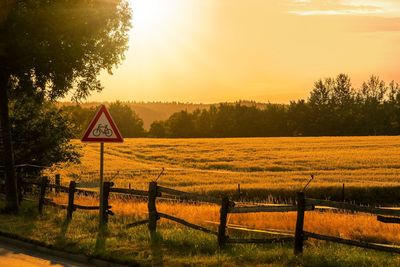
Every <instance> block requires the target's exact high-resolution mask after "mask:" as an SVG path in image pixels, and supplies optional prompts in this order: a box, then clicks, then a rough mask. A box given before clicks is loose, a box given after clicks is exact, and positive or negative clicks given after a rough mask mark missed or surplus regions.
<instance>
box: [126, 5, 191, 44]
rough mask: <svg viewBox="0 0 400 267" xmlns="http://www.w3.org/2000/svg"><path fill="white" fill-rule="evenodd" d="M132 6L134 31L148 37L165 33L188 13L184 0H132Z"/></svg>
mask: <svg viewBox="0 0 400 267" xmlns="http://www.w3.org/2000/svg"><path fill="white" fill-rule="evenodd" d="M130 6H131V8H132V11H133V21H132V22H133V23H132V24H133V32H134V33H135V34H137V35H140V36H145V37H147V38H148V37H156V36H157V35H160V34H163V33H165V31H166V30H167V29H170V28H171V25H173V24H175V23H176V22H177V21H179V20H182V19H185V18H184V17H185V14H186V13H187V12H185V7H186V5H185V1H182V0H130Z"/></svg>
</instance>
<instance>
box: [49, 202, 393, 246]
mask: <svg viewBox="0 0 400 267" xmlns="http://www.w3.org/2000/svg"><path fill="white" fill-rule="evenodd" d="M54 200H55V201H56V202H58V203H60V204H66V203H68V196H67V194H60V195H59V196H54ZM75 203H76V204H81V205H88V206H95V205H98V199H97V198H92V197H77V198H76V202H75ZM110 205H111V206H112V211H113V212H114V213H115V218H114V216H112V217H111V219H115V220H118V221H122V222H123V224H126V223H132V222H135V221H139V220H143V219H147V218H148V212H147V202H144V201H137V200H132V199H130V200H124V199H121V198H113V197H111V198H110ZM219 208H220V207H219V206H217V205H211V204H210V205H208V204H190V203H174V202H159V203H157V210H158V211H159V212H162V213H166V214H170V215H173V216H176V217H178V218H182V219H184V220H187V221H189V222H193V223H196V224H200V225H203V226H205V227H208V228H214V230H217V226H218V224H219ZM78 212H82V211H78ZM92 213H93V214H97V213H98V212H97V211H95V212H92ZM296 216H297V213H296V212H280V213H279V212H273V213H246V214H229V215H228V226H233V227H239V228H246V229H258V230H277V231H283V232H288V233H294V229H295V224H296ZM160 223H161V224H166V223H167V224H174V225H176V224H175V223H173V222H170V221H168V220H164V219H161V221H160ZM304 225H305V227H304V229H305V230H306V231H311V232H315V233H320V234H325V235H331V236H337V237H341V238H347V239H353V240H362V241H368V242H376V243H386V244H396V245H399V244H400V226H399V225H395V224H385V223H381V222H379V221H377V219H376V216H373V215H369V214H363V213H353V214H352V213H347V212H319V211H307V212H306V215H305V222H304ZM178 227H180V228H184V226H181V225H180V226H178ZM238 234H239V235H242V234H246V235H248V234H249V232H247V231H244V232H243V231H240V230H228V235H231V236H232V237H235V236H237V235H238ZM250 234H251V235H265V234H266V233H263V232H262V231H261V232H250Z"/></svg>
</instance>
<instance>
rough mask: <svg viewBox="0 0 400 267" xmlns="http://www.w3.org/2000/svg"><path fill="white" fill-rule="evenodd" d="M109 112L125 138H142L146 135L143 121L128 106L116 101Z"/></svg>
mask: <svg viewBox="0 0 400 267" xmlns="http://www.w3.org/2000/svg"><path fill="white" fill-rule="evenodd" d="M108 110H109V111H110V113H111V116H112V118H113V119H114V120H115V123H116V124H117V126H118V129H119V130H120V131H121V134H122V136H123V137H141V136H143V135H144V129H143V120H142V119H141V118H139V116H138V115H137V114H136V112H134V111H133V110H132V109H131V108H130V107H129V106H128V105H123V104H122V103H121V102H120V101H116V102H114V103H111V104H110V106H109V108H108Z"/></svg>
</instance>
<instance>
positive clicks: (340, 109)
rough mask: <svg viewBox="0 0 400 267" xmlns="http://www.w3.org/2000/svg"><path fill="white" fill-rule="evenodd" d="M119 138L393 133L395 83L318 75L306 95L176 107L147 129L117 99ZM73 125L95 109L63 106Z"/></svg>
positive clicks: (398, 117) (397, 110)
mask: <svg viewBox="0 0 400 267" xmlns="http://www.w3.org/2000/svg"><path fill="white" fill-rule="evenodd" d="M109 109H110V112H111V114H112V116H113V117H114V120H115V121H116V123H117V124H118V125H119V127H120V128H121V129H120V130H121V132H122V134H123V135H124V137H145V136H147V137H156V138H193V137H210V138H211V137H274V136H349V135H350V136H355V135H356V136H365V135H397V134H398V133H399V132H400V86H399V84H398V83H396V82H395V81H391V82H390V83H386V82H385V81H383V80H381V79H380V78H379V77H377V76H371V77H370V78H369V79H368V80H367V81H365V82H363V83H362V85H361V86H360V87H359V88H354V87H353V86H352V82H351V79H350V77H349V76H348V75H346V74H339V75H338V76H337V77H335V78H325V79H320V80H318V81H316V82H315V83H314V86H313V88H312V90H311V92H310V95H309V97H308V99H306V100H304V99H301V100H296V101H291V102H290V103H289V104H274V103H267V104H264V105H260V104H259V103H256V102H240V101H239V102H236V103H220V104H216V105H210V106H209V108H206V109H196V110H194V111H192V112H189V111H187V110H182V111H180V112H176V113H174V114H172V115H171V116H170V117H169V118H168V119H167V120H158V121H154V122H153V123H152V124H151V126H150V129H149V130H148V131H146V130H145V129H144V128H143V120H142V119H141V118H139V116H138V115H137V114H136V113H135V112H134V111H133V110H131V108H129V106H128V105H126V104H124V103H122V102H119V101H117V102H114V103H111V104H110V105H109ZM63 110H64V111H65V112H66V113H67V114H68V116H69V118H70V120H71V121H72V122H73V124H74V125H75V126H76V129H77V130H76V137H79V134H80V133H81V132H82V131H83V130H85V129H84V128H85V127H86V125H88V123H89V121H90V119H91V117H92V116H93V113H94V112H95V110H96V108H94V107H92V108H82V107H81V106H79V105H76V106H67V107H63Z"/></svg>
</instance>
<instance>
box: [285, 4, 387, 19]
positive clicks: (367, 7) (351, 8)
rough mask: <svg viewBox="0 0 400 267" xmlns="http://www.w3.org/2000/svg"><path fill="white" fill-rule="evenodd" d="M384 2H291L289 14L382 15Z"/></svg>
mask: <svg viewBox="0 0 400 267" xmlns="http://www.w3.org/2000/svg"><path fill="white" fill-rule="evenodd" d="M382 2H384V1H380V2H376V1H357V0H291V1H290V6H291V8H290V11H289V13H291V14H295V15H301V16H315V15H382V14H384V13H385V12H386V10H385V9H384V7H385V6H384V5H382Z"/></svg>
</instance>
